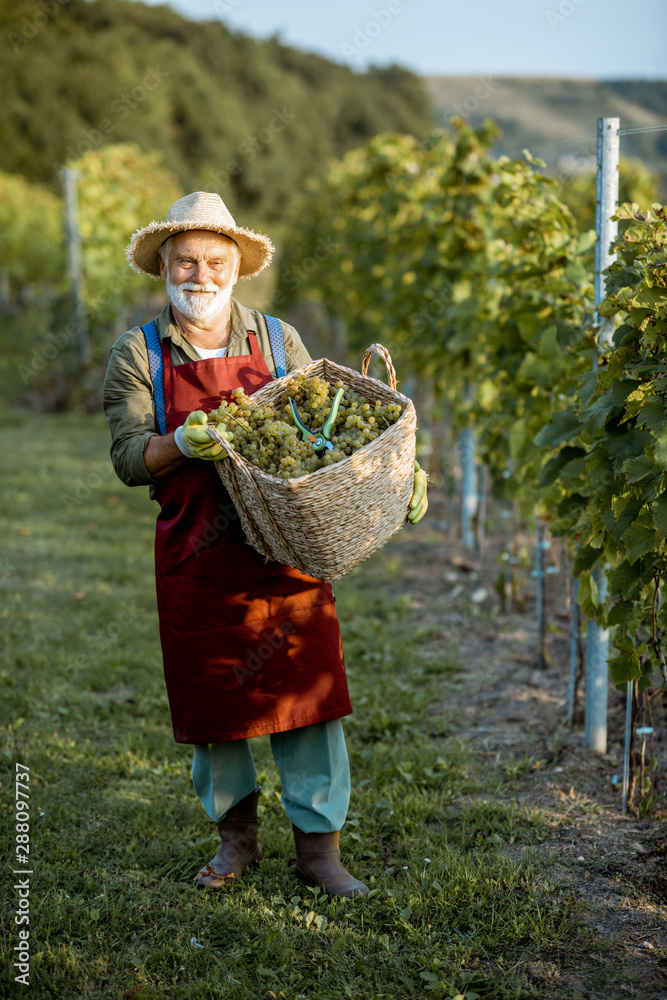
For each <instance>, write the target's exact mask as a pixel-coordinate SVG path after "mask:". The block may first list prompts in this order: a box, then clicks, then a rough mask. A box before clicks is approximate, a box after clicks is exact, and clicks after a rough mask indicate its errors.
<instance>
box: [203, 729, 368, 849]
mask: <svg viewBox="0 0 667 1000" xmlns="http://www.w3.org/2000/svg"><path fill="white" fill-rule="evenodd" d="M270 740H271V752H272V753H273V759H274V760H275V762H276V765H277V767H278V773H279V775H280V782H281V785H282V795H281V802H282V804H283V807H284V809H285V812H286V813H287V816H288V818H289V820H290V822H291V823H294V825H295V826H298V827H299V829H300V830H303V832H304V833H332V832H333V831H334V830H340V828H341V827H342V825H343V823H344V822H345V817H346V816H347V809H348V806H349V803H350V765H349V760H348V756H347V747H346V746H345V736H344V734H343V725H342V722H341V720H340V719H332V720H331V721H329V722H317V723H315V724H314V725H312V726H302V727H301V728H300V729H290V730H289V731H288V732H286V733H273V734H272V735H271V737H270ZM256 782H257V771H256V770H255V762H254V760H253V758H252V753H251V751H250V746H249V744H248V740H231V741H229V742H227V743H202V744H196V745H195V747H194V757H193V760H192V783H193V785H194V789H195V792H196V793H197V795H198V796H199V799H200V800H201V803H202V805H203V806H204V809H205V810H206V812H207V813H208V816H209V818H210V819H212V820H219V819H222V818H223V817H224V816H225V815H226V814H227V812H228V811H229V810H230V809H231V808H232V807H233V806H235V805H236V803H237V802H240V801H241V799H244V798H245V797H246V795H250V793H251V792H252V791H254V789H255V788H256V787H257V786H256Z"/></svg>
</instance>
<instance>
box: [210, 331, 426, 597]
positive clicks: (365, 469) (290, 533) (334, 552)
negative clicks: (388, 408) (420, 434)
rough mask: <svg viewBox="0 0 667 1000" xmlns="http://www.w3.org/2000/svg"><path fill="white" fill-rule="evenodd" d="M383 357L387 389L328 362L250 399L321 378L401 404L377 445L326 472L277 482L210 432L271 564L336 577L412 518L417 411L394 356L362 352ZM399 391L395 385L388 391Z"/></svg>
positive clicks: (374, 348)
mask: <svg viewBox="0 0 667 1000" xmlns="http://www.w3.org/2000/svg"><path fill="white" fill-rule="evenodd" d="M373 352H375V353H377V354H379V355H380V356H381V357H383V358H384V360H385V363H386V364H387V369H388V372H389V378H390V383H391V384H390V385H386V384H385V383H384V382H381V381H379V380H378V379H375V378H370V377H369V376H367V375H365V374H360V373H359V372H356V371H354V370H353V369H351V368H345V367H343V366H342V365H338V364H336V363H335V362H333V361H329V360H328V359H327V358H322V359H321V360H320V361H313V362H312V363H311V364H309V365H306V366H305V367H303V368H299V369H297V370H295V371H293V372H290V373H289V374H288V375H286V376H285V377H284V378H280V379H276V380H275V381H273V382H270V383H269V384H268V385H265V386H264V387H263V388H262V389H260V390H259V391H258V392H256V393H254V394H253V397H252V398H253V400H255V401H256V402H258V403H262V404H267V403H269V404H273V405H275V406H277V407H280V406H281V405H282V398H281V397H282V395H283V393H284V391H285V386H286V384H287V382H289V380H290V379H292V378H294V377H296V376H298V375H305V376H307V377H313V376H315V375H316V376H318V377H319V378H321V379H324V380H325V381H327V382H329V383H330V384H331V385H335V384H336V382H338V381H341V382H343V383H344V384H345V385H346V386H350V387H351V388H352V389H354V390H355V391H356V392H359V393H361V394H362V395H364V396H365V397H366V398H367V399H368V400H369V401H370V402H371V403H374V402H375V400H376V399H379V400H380V401H381V402H383V403H399V404H400V406H402V407H403V413H402V414H401V416H400V417H399V418H398V420H397V421H396V423H394V424H392V425H391V426H390V427H388V428H387V429H386V430H385V431H383V432H382V434H380V436H379V437H377V438H376V439H375V441H371V442H370V443H369V444H366V445H364V447H363V448H360V449H359V450H358V451H356V452H354V453H353V454H352V455H348V456H347V458H344V459H343V460H342V461H340V462H337V463H336V464H335V465H330V466H327V467H326V468H322V469H317V471H315V472H311V473H310V474H309V475H307V476H301V477H300V478H299V479H280V478H278V477H277V476H271V475H269V474H268V473H266V472H263V471H262V470H261V469H258V468H257V466H255V465H253V464H252V463H251V462H249V461H247V459H245V458H243V456H241V455H239V454H238V453H237V452H236V451H234V450H232V449H231V448H230V447H229V445H228V443H227V442H226V441H225V439H224V438H223V437H222V436H221V435H219V434H218V433H217V432H216V431H215V430H214V429H213V428H210V429H209V433H210V435H211V437H213V438H214V439H215V440H216V441H219V442H220V443H221V444H222V446H223V447H224V448H225V450H226V451H227V453H228V456H229V458H228V459H223V460H222V461H219V462H216V468H217V470H218V473H219V474H220V478H221V479H222V481H223V483H224V485H225V487H226V488H227V490H228V492H229V494H230V496H231V498H232V500H233V501H234V504H235V506H236V509H237V511H238V514H239V519H240V521H241V525H242V527H243V531H244V534H245V537H246V540H247V542H248V543H249V544H250V545H251V546H252V547H253V548H254V549H256V551H257V552H259V553H260V554H261V555H263V556H264V557H265V558H266V559H273V560H275V561H276V562H279V563H284V564H286V565H288V566H293V567H295V568H296V569H299V570H301V572H302V573H306V574H308V575H310V576H314V577H317V578H318V579H319V578H321V579H325V580H337V579H339V578H340V577H341V576H344V575H345V573H349V572H350V570H351V569H353V568H354V567H355V566H357V565H358V564H359V563H360V562H362V561H363V560H364V559H368V557H369V556H370V555H372V554H373V552H376V551H377V550H378V549H379V548H381V547H382V546H383V545H384V544H385V543H386V542H387V541H388V540H389V539H390V538H391V536H392V535H393V534H395V532H397V531H398V530H399V528H401V527H402V526H403V525H404V524H405V521H406V519H407V514H408V504H409V502H410V498H411V496H412V490H413V474H414V461H415V440H416V437H415V432H416V429H417V414H416V412H415V408H414V404H413V403H412V400H410V399H408V397H407V396H404V395H403V394H402V393H400V392H397V391H396V389H395V385H396V379H395V372H394V370H393V365H392V364H391V358H390V357H389V354H388V352H387V351H386V349H385V348H384V347H382V345H381V344H372V345H371V347H369V348H368V350H367V351H366V353H365V354H364V359H363V362H362V371H364V372H365V371H366V370H367V368H368V361H369V359H370V356H371V354H372V353H373ZM392 385H393V386H394V388H392V387H391V386H392Z"/></svg>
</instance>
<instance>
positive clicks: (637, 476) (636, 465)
mask: <svg viewBox="0 0 667 1000" xmlns="http://www.w3.org/2000/svg"><path fill="white" fill-rule="evenodd" d="M622 469H623V475H624V476H625V478H626V479H627V481H628V482H629V483H638V482H639V481H640V480H641V479H643V478H644V477H645V476H648V475H650V474H651V473H652V472H654V471H655V467H654V465H653V463H652V462H649V460H648V458H647V457H646V455H637V457H636V458H628V459H627V461H625V462H624V463H623V465H622Z"/></svg>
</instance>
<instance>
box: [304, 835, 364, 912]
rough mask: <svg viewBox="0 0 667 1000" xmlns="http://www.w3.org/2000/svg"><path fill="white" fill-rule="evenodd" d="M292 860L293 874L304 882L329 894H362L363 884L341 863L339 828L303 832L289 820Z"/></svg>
mask: <svg viewBox="0 0 667 1000" xmlns="http://www.w3.org/2000/svg"><path fill="white" fill-rule="evenodd" d="M292 831H293V833H294V843H295V845H296V860H294V859H292V860H291V861H290V864H291V865H294V874H295V875H296V877H297V878H298V879H299V881H300V882H305V883H306V885H319V886H322V888H323V889H324V891H325V892H326V893H328V894H329V895H330V896H345V897H347V898H351V897H353V896H365V895H366V894H367V893H368V891H369V889H368V886H367V885H364V883H363V882H360V881H359V880H358V879H356V878H354V877H353V876H352V875H350V873H349V872H348V871H347V870H346V869H345V868H344V867H343V865H342V863H341V860H340V849H339V847H338V839H339V836H340V834H339V831H336V832H335V833H304V832H303V830H300V829H299V828H298V826H294V824H293V823H292Z"/></svg>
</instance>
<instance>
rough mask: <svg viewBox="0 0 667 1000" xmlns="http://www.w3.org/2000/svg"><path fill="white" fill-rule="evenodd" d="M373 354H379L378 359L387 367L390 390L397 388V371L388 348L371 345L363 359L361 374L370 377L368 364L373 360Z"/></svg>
mask: <svg viewBox="0 0 667 1000" xmlns="http://www.w3.org/2000/svg"><path fill="white" fill-rule="evenodd" d="M373 354H377V355H378V357H380V358H382V360H383V361H384V363H385V365H386V366H387V375H388V376H389V388H390V389H395V388H396V369H395V368H394V363H393V361H392V360H391V354H390V353H389V351H388V350H387V348H386V347H383V346H382V344H371V346H370V347H367V348H366V350H365V351H364V356H363V358H362V359H361V374H362V375H368V362H369V361H370V360H371V357H372V356H373Z"/></svg>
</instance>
